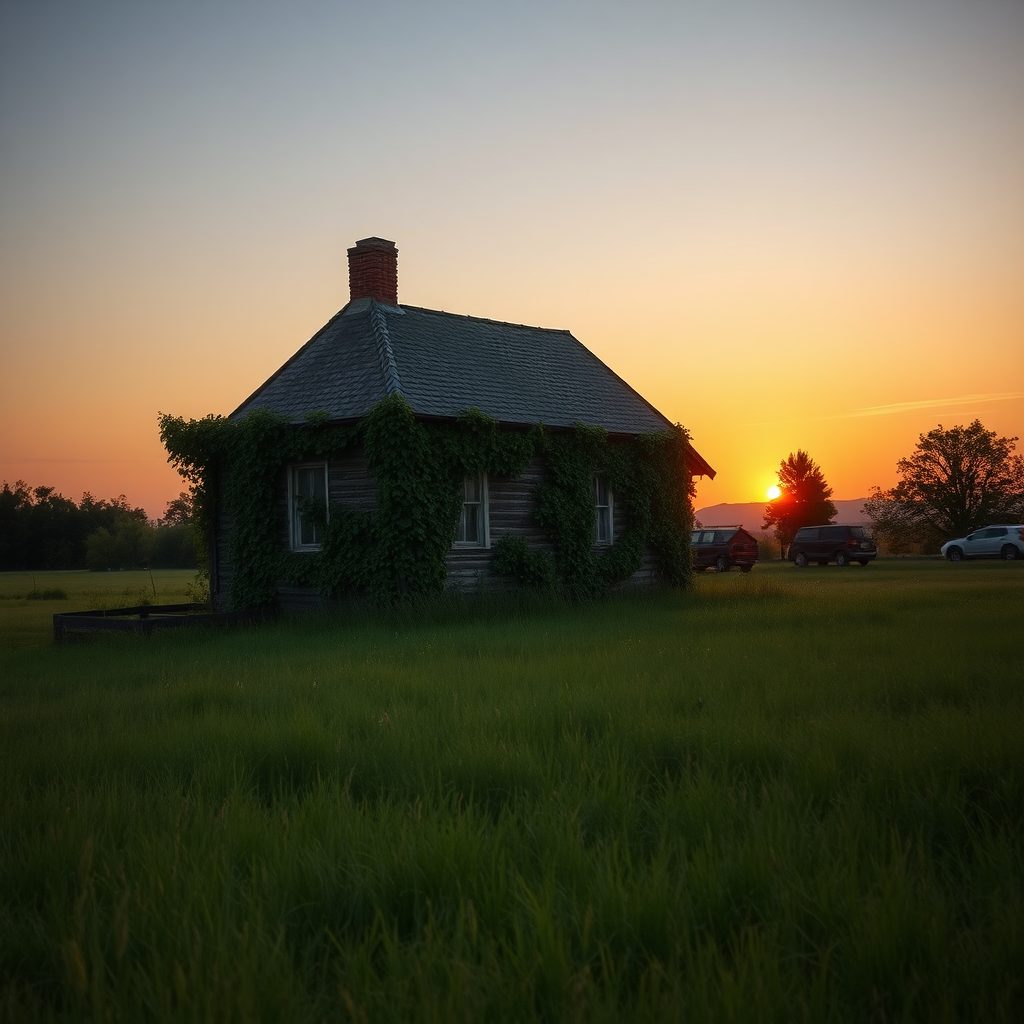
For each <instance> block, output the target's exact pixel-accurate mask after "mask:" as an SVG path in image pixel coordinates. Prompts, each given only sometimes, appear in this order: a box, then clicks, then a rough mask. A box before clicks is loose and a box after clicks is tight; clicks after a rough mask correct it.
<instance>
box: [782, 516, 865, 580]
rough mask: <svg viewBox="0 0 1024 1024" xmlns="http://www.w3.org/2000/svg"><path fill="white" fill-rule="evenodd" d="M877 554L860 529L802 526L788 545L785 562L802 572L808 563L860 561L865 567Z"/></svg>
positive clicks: (840, 526) (845, 563) (835, 526)
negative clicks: (787, 560) (789, 562)
mask: <svg viewBox="0 0 1024 1024" xmlns="http://www.w3.org/2000/svg"><path fill="white" fill-rule="evenodd" d="M877 554H878V548H877V547H875V542H874V541H873V540H872V539H871V534H870V533H868V531H867V530H866V529H865V528H864V527H863V526H844V525H841V524H833V523H825V524H823V525H821V526H802V527H801V528H800V529H799V530H797V531H796V536H795V537H794V538H793V543H792V544H790V545H789V555H788V556H787V557H788V558H789V560H790V561H791V562H792V563H793V564H794V565H795V566H796V567H797V568H798V569H802V568H804V566H806V565H807V564H808V563H809V562H817V563H818V565H828V563H829V562H835V563H836V565H849V564H850V563H851V562H860V564H861V565H867V564H868V562H870V561H871V560H872V559H873V558H874V557H875V556H876V555H877Z"/></svg>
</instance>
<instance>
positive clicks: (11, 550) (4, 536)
mask: <svg viewBox="0 0 1024 1024" xmlns="http://www.w3.org/2000/svg"><path fill="white" fill-rule="evenodd" d="M122 522H136V523H142V524H144V525H145V524H146V510H145V509H143V508H133V507H132V506H131V505H130V504H129V503H128V499H127V498H126V497H125V496H124V495H123V494H121V495H119V496H118V497H117V498H112V499H111V500H110V501H97V500H96V499H95V498H94V497H93V496H92V495H91V494H89V493H88V492H86V493H85V494H83V495H82V501H81V503H80V504H78V505H76V504H75V503H74V502H73V501H72V500H71V499H70V498H65V497H64V496H63V495H62V494H58V493H57V491H56V489H55V488H53V487H45V486H44V487H32V488H30V487H29V486H28V484H26V483H25V481H24V480H18V481H17V482H16V483H15V485H14V486H13V487H11V485H10V484H8V483H7V482H6V481H5V482H4V484H3V487H2V488H0V570H11V569H21V570H26V569H28V570H31V569H77V568H81V567H82V566H84V565H85V564H86V538H88V537H89V536H90V535H92V534H94V533H95V532H96V531H97V530H99V529H105V530H107V531H108V533H111V534H113V533H115V532H116V530H117V528H118V525H119V524H120V523H122Z"/></svg>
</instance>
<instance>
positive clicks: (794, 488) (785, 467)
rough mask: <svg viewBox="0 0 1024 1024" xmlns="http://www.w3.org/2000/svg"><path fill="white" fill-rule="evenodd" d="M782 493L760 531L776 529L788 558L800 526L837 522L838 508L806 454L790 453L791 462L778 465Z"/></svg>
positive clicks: (776, 534) (820, 474) (771, 505)
mask: <svg viewBox="0 0 1024 1024" xmlns="http://www.w3.org/2000/svg"><path fill="white" fill-rule="evenodd" d="M779 490H780V491H781V492H782V493H781V494H780V495H779V496H778V497H777V498H775V499H774V500H773V501H771V502H770V503H769V504H768V505H767V506H766V508H765V510H764V525H763V526H762V527H761V529H762V530H767V529H769V528H770V527H774V528H775V536H776V538H777V539H778V541H779V546H780V548H779V550H780V554H781V555H782V556H783V557H785V554H786V548H788V547H789V544H790V541H792V539H793V535H794V534H795V533H796V531H797V530H799V529H800V527H801V526H809V525H811V524H813V523H827V522H829V521H831V520H832V519H835V517H836V507H835V505H833V504H832V502H831V501H830V500H829V499H830V498H831V497H832V488H831V487H829V485H828V484H827V483H826V482H825V477H824V475H823V474H822V472H821V470H820V469H819V468H818V465H817V464H816V463H815V461H814V460H813V459H812V458H811V457H810V455H808V454H807V452H805V451H800V450H798V451H797V452H796V453H795V454H794V453H793V452H790V454H789V458H787V459H783V461H782V462H781V463H780V464H779Z"/></svg>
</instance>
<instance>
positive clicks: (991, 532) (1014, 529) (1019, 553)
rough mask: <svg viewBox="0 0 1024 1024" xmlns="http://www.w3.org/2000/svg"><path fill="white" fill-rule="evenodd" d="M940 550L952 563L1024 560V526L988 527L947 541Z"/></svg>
mask: <svg viewBox="0 0 1024 1024" xmlns="http://www.w3.org/2000/svg"><path fill="white" fill-rule="evenodd" d="M939 550H940V551H941V552H942V553H943V554H944V555H945V556H946V557H947V558H948V559H949V560H950V561H951V562H959V561H960V560H961V559H964V558H1005V559H1006V560H1007V561H1008V562H1012V561H1013V560H1014V559H1015V558H1024V526H1021V525H1020V524H1017V525H1016V526H986V527H985V528H984V529H982V530H975V531H974V533H969V534H967V536H966V537H957V538H956V539H955V540H947V541H946V543H945V544H943V545H942V547H941V548H939Z"/></svg>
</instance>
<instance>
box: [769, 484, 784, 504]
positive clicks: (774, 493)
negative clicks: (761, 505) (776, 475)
mask: <svg viewBox="0 0 1024 1024" xmlns="http://www.w3.org/2000/svg"><path fill="white" fill-rule="evenodd" d="M781 493H782V491H780V490H779V488H778V487H777V486H776V485H775V484H772V486H771V487H769V488H768V491H767V494H768V500H769V501H774V500H775V499H776V498H777V497H778V496H779V495H780V494H781Z"/></svg>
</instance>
